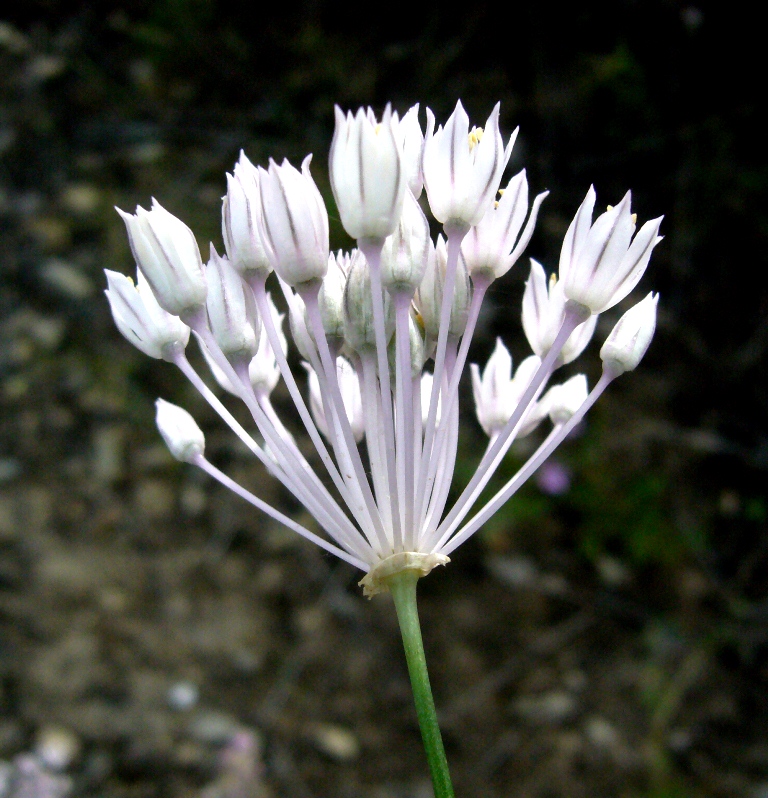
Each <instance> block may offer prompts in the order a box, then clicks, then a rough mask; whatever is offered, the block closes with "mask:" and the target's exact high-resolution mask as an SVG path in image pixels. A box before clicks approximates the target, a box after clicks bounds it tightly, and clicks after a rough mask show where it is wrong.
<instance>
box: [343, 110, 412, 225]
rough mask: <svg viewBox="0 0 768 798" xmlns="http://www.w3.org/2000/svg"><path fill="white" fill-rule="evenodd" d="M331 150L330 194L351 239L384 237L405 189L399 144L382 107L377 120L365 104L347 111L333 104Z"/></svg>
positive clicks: (395, 217) (389, 113)
mask: <svg viewBox="0 0 768 798" xmlns="http://www.w3.org/2000/svg"><path fill="white" fill-rule="evenodd" d="M335 112H336V130H335V132H334V134H333V143H332V144H331V154H330V178H331V187H332V188H333V196H334V197H335V198H336V205H337V206H338V209H339V215H340V216H341V223H342V224H343V225H344V229H345V230H346V231H347V232H348V233H349V234H350V235H351V236H352V238H372V239H383V238H386V236H388V235H389V234H390V233H391V232H392V231H393V230H394V229H395V225H396V224H397V221H398V219H399V218H400V212H401V210H402V207H403V195H404V193H405V175H404V173H403V166H402V164H401V146H400V144H399V142H398V140H397V139H396V138H395V124H396V123H395V120H394V119H393V117H392V110H391V109H390V107H389V106H387V108H386V110H385V111H384V116H383V117H382V118H381V123H379V122H378V121H377V120H376V117H375V115H374V113H373V111H372V110H371V109H370V108H369V109H368V111H367V112H366V111H364V110H363V109H362V108H360V109H359V110H358V112H357V114H355V116H352V114H351V113H347V115H346V116H344V114H343V112H342V111H341V109H340V108H339V106H338V105H337V106H336V108H335Z"/></svg>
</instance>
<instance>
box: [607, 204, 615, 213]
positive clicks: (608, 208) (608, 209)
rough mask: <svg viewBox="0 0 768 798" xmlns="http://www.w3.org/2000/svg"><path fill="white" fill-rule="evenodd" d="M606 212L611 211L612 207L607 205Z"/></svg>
mask: <svg viewBox="0 0 768 798" xmlns="http://www.w3.org/2000/svg"><path fill="white" fill-rule="evenodd" d="M606 210H607V211H608V212H609V213H610V212H611V211H612V210H613V205H609V206H608V207H607V208H606Z"/></svg>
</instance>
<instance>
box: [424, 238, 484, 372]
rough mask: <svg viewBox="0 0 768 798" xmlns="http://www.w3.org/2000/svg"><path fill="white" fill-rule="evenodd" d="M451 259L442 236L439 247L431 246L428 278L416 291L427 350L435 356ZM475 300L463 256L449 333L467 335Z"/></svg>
mask: <svg viewBox="0 0 768 798" xmlns="http://www.w3.org/2000/svg"><path fill="white" fill-rule="evenodd" d="M447 261H448V252H447V249H446V246H445V239H444V238H443V237H442V236H438V239H437V246H436V247H435V248H434V250H432V249H430V257H429V259H428V261H427V268H426V270H425V272H424V278H423V279H422V281H421V285H420V286H419V290H418V292H417V294H416V298H415V301H416V306H417V308H418V310H419V313H420V314H421V318H422V321H423V322H424V329H425V331H426V337H427V352H428V356H430V357H431V355H432V350H433V347H434V344H435V342H436V341H437V336H438V333H439V331H440V318H441V314H442V307H443V286H444V284H445V271H446V267H447ZM471 301H472V286H471V284H470V281H469V275H468V274H467V268H466V265H465V263H464V259H463V258H462V257H459V259H458V264H457V266H456V277H455V282H454V291H453V304H452V305H451V316H450V320H449V326H448V334H449V335H452V336H455V337H459V336H461V335H463V333H464V328H465V327H466V326H467V318H468V316H469V305H470V302H471Z"/></svg>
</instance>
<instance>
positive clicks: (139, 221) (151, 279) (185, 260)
mask: <svg viewBox="0 0 768 798" xmlns="http://www.w3.org/2000/svg"><path fill="white" fill-rule="evenodd" d="M115 210H116V211H117V212H118V213H119V214H120V216H121V217H122V219H123V221H124V222H125V227H126V229H127V231H128V240H129V241H130V244H131V251H132V252H133V257H134V258H135V259H136V263H137V265H138V267H139V268H140V269H141V271H142V272H143V274H144V276H145V277H146V278H147V282H148V283H149V285H150V286H151V287H152V291H153V293H154V295H155V298H156V299H157V301H158V304H159V305H160V307H162V308H164V309H165V310H167V311H168V313H171V314H173V315H174V316H182V317H183V316H184V314H185V313H189V312H191V311H193V310H195V309H197V308H199V307H200V306H201V305H203V304H204V303H205V295H206V285H205V276H204V274H203V262H202V259H201V258H200V250H199V249H198V247H197V242H196V241H195V236H194V235H193V233H192V231H191V230H190V229H189V228H188V227H187V226H186V225H185V224H184V222H182V221H181V220H180V219H177V218H176V217H175V216H173V215H172V214H170V213H168V211H166V210H165V208H163V207H162V206H161V205H160V203H159V202H157V201H156V200H154V199H153V200H152V210H151V211H147V210H144V208H142V207H141V206H139V207H138V208H136V214H135V215H131V214H130V213H125V212H123V211H121V210H120V209H119V208H116V209H115Z"/></svg>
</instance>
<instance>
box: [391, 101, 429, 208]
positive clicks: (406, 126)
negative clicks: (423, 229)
mask: <svg viewBox="0 0 768 798" xmlns="http://www.w3.org/2000/svg"><path fill="white" fill-rule="evenodd" d="M392 117H393V119H394V120H395V137H396V138H397V141H398V143H399V144H400V148H401V151H402V164H403V172H404V174H405V182H406V183H407V184H408V188H409V189H410V191H411V194H413V196H414V197H416V199H418V198H419V197H420V196H421V190H422V189H423V188H424V175H423V174H422V171H421V159H422V156H423V154H424V133H422V130H421V125H420V124H419V104H418V103H416V105H414V106H413V107H412V108H410V109H409V110H408V113H406V115H405V116H404V117H403V118H402V119H398V118H397V114H392Z"/></svg>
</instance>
